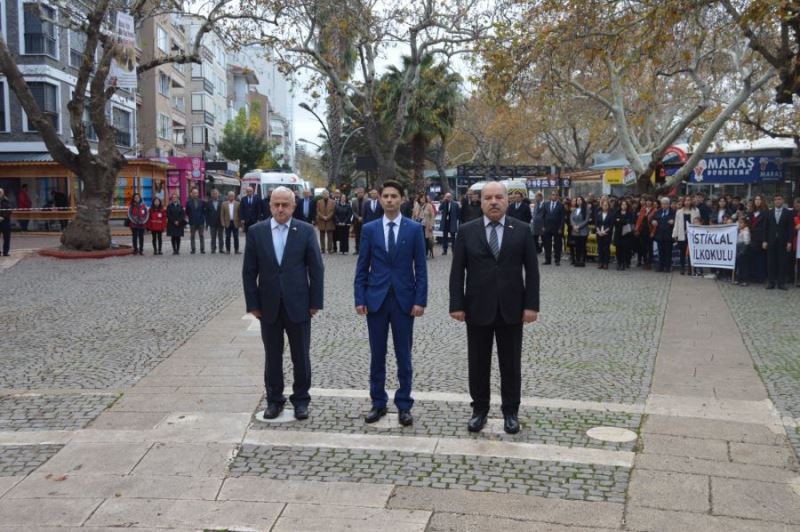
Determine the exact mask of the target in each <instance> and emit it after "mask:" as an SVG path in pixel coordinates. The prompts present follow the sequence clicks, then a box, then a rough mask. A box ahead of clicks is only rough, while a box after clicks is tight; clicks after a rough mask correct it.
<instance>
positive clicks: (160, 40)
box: [156, 26, 169, 54]
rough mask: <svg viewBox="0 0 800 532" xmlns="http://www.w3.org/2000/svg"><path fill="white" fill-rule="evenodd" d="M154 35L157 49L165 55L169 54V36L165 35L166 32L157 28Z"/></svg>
mask: <svg viewBox="0 0 800 532" xmlns="http://www.w3.org/2000/svg"><path fill="white" fill-rule="evenodd" d="M156 33H157V35H156V44H157V45H158V49H159V50H161V51H162V52H164V53H165V54H166V53H167V52H169V35H167V30H165V29H164V28H162V27H161V26H159V27H158V30H157V32H156Z"/></svg>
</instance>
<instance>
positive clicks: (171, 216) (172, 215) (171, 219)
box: [167, 192, 186, 255]
mask: <svg viewBox="0 0 800 532" xmlns="http://www.w3.org/2000/svg"><path fill="white" fill-rule="evenodd" d="M169 200H170V201H169V205H168V206H167V235H169V236H170V237H171V239H172V254H173V255H180V252H181V238H182V237H183V228H184V227H185V226H186V211H184V210H183V205H181V202H179V201H178V195H177V194H175V193H174V192H173V193H172V195H171V196H170V197H169Z"/></svg>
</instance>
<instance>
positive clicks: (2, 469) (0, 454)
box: [0, 445, 63, 477]
mask: <svg viewBox="0 0 800 532" xmlns="http://www.w3.org/2000/svg"><path fill="white" fill-rule="evenodd" d="M62 447H63V445H3V446H0V477H15V476H24V475H27V474H28V473H31V472H32V471H34V470H36V468H38V467H39V466H40V465H42V464H44V463H45V462H47V461H48V460H50V458H51V457H52V456H53V455H54V454H56V453H57V452H58V451H59V450H61V448H62Z"/></svg>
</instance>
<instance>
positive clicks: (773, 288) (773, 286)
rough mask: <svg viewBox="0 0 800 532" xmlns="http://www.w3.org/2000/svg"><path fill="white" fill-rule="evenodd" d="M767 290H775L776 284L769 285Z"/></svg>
mask: <svg viewBox="0 0 800 532" xmlns="http://www.w3.org/2000/svg"><path fill="white" fill-rule="evenodd" d="M767 290H775V285H774V284H768V285H767Z"/></svg>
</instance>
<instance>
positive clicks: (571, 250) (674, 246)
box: [128, 187, 800, 289]
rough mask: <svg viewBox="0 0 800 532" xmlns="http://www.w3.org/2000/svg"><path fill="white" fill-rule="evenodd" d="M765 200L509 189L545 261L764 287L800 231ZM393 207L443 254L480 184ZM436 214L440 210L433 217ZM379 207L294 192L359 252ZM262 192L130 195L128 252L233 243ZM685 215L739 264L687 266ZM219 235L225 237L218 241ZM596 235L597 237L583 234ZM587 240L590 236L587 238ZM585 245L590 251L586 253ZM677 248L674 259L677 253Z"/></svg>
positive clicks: (338, 246)
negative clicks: (711, 231) (732, 248)
mask: <svg viewBox="0 0 800 532" xmlns="http://www.w3.org/2000/svg"><path fill="white" fill-rule="evenodd" d="M770 204H771V205H768V202H767V201H766V200H765V198H764V197H763V196H762V195H760V194H759V195H755V196H754V197H753V198H750V199H747V200H743V199H742V198H739V197H736V196H730V195H725V196H720V197H719V198H710V197H706V196H705V195H704V194H703V193H697V194H693V195H686V196H678V197H671V196H662V197H659V198H656V197H653V196H649V195H641V196H624V197H616V196H610V195H609V196H606V195H604V196H601V197H600V198H599V199H597V198H596V197H595V195H594V194H589V195H587V197H586V198H584V197H583V196H576V197H564V198H561V197H560V195H559V194H558V192H556V191H552V192H550V193H549V197H548V198H547V199H545V198H544V196H543V194H542V193H541V192H540V193H537V194H536V195H535V197H534V199H532V200H530V199H528V198H527V197H525V195H523V193H522V192H521V191H512V192H511V193H510V194H509V207H508V215H509V216H511V217H513V218H516V219H519V220H522V221H523V222H525V223H528V224H530V226H531V229H532V231H533V235H534V237H535V241H536V246H537V250H538V251H539V253H544V264H545V265H550V264H555V265H556V266H559V265H560V264H561V259H562V255H565V254H567V253H568V255H569V262H570V264H572V265H573V266H575V267H578V268H583V267H585V266H586V264H587V262H594V263H595V264H596V267H597V268H599V269H606V270H607V269H609V266H610V265H611V264H612V258H614V260H613V264H614V266H615V268H616V269H617V270H619V271H624V270H627V269H629V268H632V267H637V268H642V269H644V270H655V271H657V272H671V271H673V269H677V270H678V271H679V272H680V274H681V275H704V274H710V273H714V274H715V275H717V276H718V277H722V278H725V279H730V280H731V281H732V282H734V283H736V284H740V285H747V284H748V283H764V282H766V286H767V288H776V287H777V288H780V289H785V288H786V286H787V284H792V282H793V280H794V279H795V278H796V274H795V270H796V268H797V264H796V260H795V256H796V245H797V234H798V231H800V198H796V199H795V200H794V203H793V205H792V206H788V205H786V204H785V202H784V198H783V197H782V196H781V195H780V194H776V195H774V197H772V198H771V201H770ZM400 212H401V213H402V214H403V216H405V217H406V218H409V219H411V220H414V221H416V222H418V223H419V224H421V225H422V227H423V229H424V235H425V243H426V254H427V257H428V258H429V259H432V258H433V257H434V255H435V254H434V248H435V239H434V229H438V230H439V231H440V233H441V236H440V242H441V246H442V254H443V255H446V254H447V252H448V248H450V247H451V246H452V243H453V242H454V241H455V236H456V234H457V233H458V229H459V227H460V225H461V224H464V223H467V222H469V221H471V220H474V219H476V218H479V217H480V216H482V211H481V205H480V196H479V193H478V192H468V193H467V194H466V195H465V197H464V198H463V199H462V201H461V202H458V201H456V200H455V199H454V198H453V196H452V194H450V193H447V194H445V195H444V196H442V197H441V198H440V199H439V201H438V202H437V203H436V204H434V203H433V202H431V199H430V198H429V197H428V195H426V194H418V195H414V194H408V195H407V196H406V197H404V198H403V199H402V202H401V205H400ZM437 214H438V215H440V217H439V219H438V227H437ZM382 216H383V208H382V207H381V203H380V201H379V197H378V191H377V190H376V189H372V190H369V191H368V192H367V191H365V190H364V189H361V188H359V189H356V190H355V193H354V194H353V195H352V197H348V195H347V194H346V193H344V192H342V191H339V190H336V191H333V192H332V193H331V192H329V191H328V190H325V191H323V193H322V195H321V197H319V198H314V197H313V196H312V193H311V191H309V190H305V191H304V192H303V193H302V195H301V196H299V197H297V198H296V201H295V205H294V211H293V218H296V219H299V220H302V221H305V222H308V223H310V224H312V225H314V226H315V227H316V230H317V232H318V234H319V243H320V249H321V252H322V253H323V254H324V253H328V254H334V253H339V254H348V253H351V251H350V238H351V237H354V243H355V246H354V247H355V249H354V250H353V251H352V253H353V254H358V253H359V246H360V240H361V228H362V227H363V225H364V224H366V223H369V222H370V221H372V220H376V219H378V218H380V217H382ZM269 217H270V212H269V200H268V199H266V200H262V199H261V198H260V197H259V196H258V195H257V194H255V192H254V190H253V188H252V187H247V188H246V189H245V192H244V194H243V196H242V197H241V199H237V198H236V195H235V194H234V193H233V192H230V193H229V194H228V197H227V198H226V199H225V200H222V199H221V198H220V196H219V192H218V191H217V190H212V191H211V194H210V198H209V199H207V200H204V199H201V198H200V197H199V194H198V191H197V190H192V192H191V197H190V198H189V200H188V201H187V202H186V204H185V205H182V204H181V203H180V202H179V201H178V199H177V196H176V195H174V194H173V195H172V197H171V198H170V202H169V204H168V205H166V206H163V205H161V201H160V200H159V199H158V198H156V199H154V200H153V204H152V205H151V206H150V207H149V208H148V207H146V206H145V205H144V204H143V203H142V201H141V198H140V197H139V196H138V195H134V198H133V201H132V202H131V205H130V208H129V211H128V223H129V225H130V228H131V232H132V236H133V249H134V254H139V255H142V254H143V253H144V232H145V230H148V231H150V232H151V233H152V237H153V244H152V245H153V253H154V254H156V255H160V254H161V237H162V233H164V232H165V231H166V233H167V235H168V236H169V237H171V240H172V250H173V254H179V253H180V247H181V239H182V237H183V235H184V230H185V226H186V225H188V226H189V229H190V231H189V233H190V243H191V253H195V252H196V250H197V245H196V243H195V240H196V237H199V250H200V253H205V242H204V236H205V233H204V231H205V229H206V228H208V230H209V231H210V233H211V235H210V236H211V253H216V252H217V249H219V252H220V253H230V252H231V246H232V247H233V252H234V253H239V230H240V229H241V230H243V231H244V232H245V233H247V230H248V228H249V227H250V226H252V225H253V224H255V223H257V222H259V221H261V220H265V219H268V218H269ZM689 224H696V225H718V224H738V226H739V228H738V244H737V258H736V271H735V272H733V273H732V272H730V271H727V270H717V271H714V272H706V271H703V269H702V268H696V267H693V266H692V264H691V260H690V256H689V253H688V231H687V226H688V225H689ZM223 235H224V245H223ZM591 235H593V236H594V238H593V239H590V236H591ZM590 240H592V244H593V245H592V246H589V245H588V244H589V241H590ZM589 247H591V249H592V253H591V254H590V253H588V248H589ZM675 254H677V257H676V258H675V259H673V257H674V255H675Z"/></svg>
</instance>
